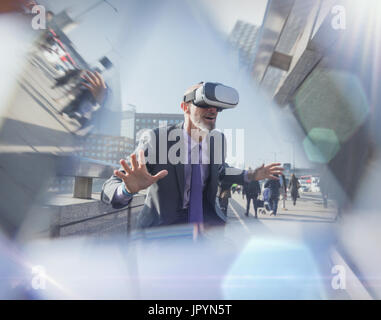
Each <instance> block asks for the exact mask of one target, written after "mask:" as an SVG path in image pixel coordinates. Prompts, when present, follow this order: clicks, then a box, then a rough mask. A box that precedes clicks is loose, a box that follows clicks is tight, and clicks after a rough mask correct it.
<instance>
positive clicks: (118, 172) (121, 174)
mask: <svg viewBox="0 0 381 320" xmlns="http://www.w3.org/2000/svg"><path fill="white" fill-rule="evenodd" d="M114 175H115V176H117V177H118V178H119V179H122V180H123V179H124V178H125V177H126V175H125V174H124V173H123V172H120V171H119V170H115V171H114Z"/></svg>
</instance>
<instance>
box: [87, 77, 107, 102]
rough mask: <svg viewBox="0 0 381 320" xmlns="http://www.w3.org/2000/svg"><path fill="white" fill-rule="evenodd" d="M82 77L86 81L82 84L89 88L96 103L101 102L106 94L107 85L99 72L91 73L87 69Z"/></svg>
mask: <svg viewBox="0 0 381 320" xmlns="http://www.w3.org/2000/svg"><path fill="white" fill-rule="evenodd" d="M82 78H83V79H85V80H86V81H87V82H88V83H83V84H82V85H83V86H84V87H86V88H87V89H89V90H90V92H91V94H92V95H93V97H94V99H95V101H96V102H97V103H99V104H102V103H103V100H104V98H105V96H106V91H107V87H106V83H105V82H104V80H103V77H102V76H101V74H100V73H99V72H95V73H92V72H90V71H87V72H86V75H84V76H83V77H82Z"/></svg>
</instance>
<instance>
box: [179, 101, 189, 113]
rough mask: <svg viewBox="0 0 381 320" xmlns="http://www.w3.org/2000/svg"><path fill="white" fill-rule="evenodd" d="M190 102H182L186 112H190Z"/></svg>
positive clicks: (182, 107)
mask: <svg viewBox="0 0 381 320" xmlns="http://www.w3.org/2000/svg"><path fill="white" fill-rule="evenodd" d="M189 107H190V106H189V103H187V102H181V109H183V111H184V113H189Z"/></svg>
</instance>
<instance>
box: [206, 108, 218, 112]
mask: <svg viewBox="0 0 381 320" xmlns="http://www.w3.org/2000/svg"><path fill="white" fill-rule="evenodd" d="M207 111H208V112H213V113H217V108H216V107H209V108H208V109H207Z"/></svg>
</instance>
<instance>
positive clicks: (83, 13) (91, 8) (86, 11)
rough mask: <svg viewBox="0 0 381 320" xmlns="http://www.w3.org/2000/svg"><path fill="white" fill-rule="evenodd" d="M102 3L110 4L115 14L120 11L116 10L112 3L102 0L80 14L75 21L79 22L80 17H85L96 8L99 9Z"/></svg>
mask: <svg viewBox="0 0 381 320" xmlns="http://www.w3.org/2000/svg"><path fill="white" fill-rule="evenodd" d="M102 3H106V4H108V5H109V6H110V7H111V8H113V9H114V11H115V12H118V9H117V8H115V7H114V6H113V5H112V4H111V3H110V2H108V1H107V0H100V1H98V2H96V3H94V4H93V5H92V6H90V7H89V8H87V9H86V10H85V11H83V12H81V13H80V14H78V15H77V16H76V17H75V18H74V19H75V20H77V19H78V18H79V17H81V16H83V15H85V14H86V13H88V12H90V11H91V10H93V9H95V8H96V7H98V6H99V5H100V4H102Z"/></svg>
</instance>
